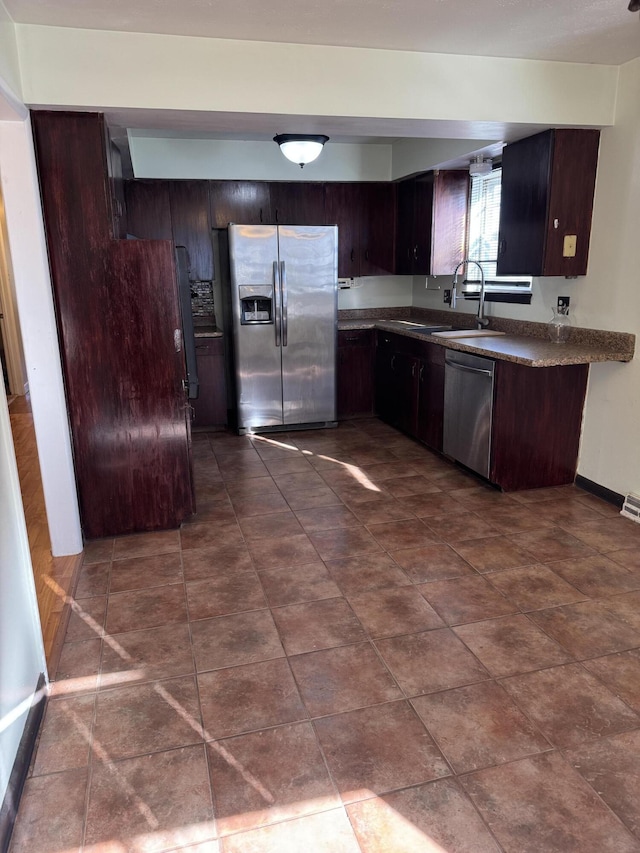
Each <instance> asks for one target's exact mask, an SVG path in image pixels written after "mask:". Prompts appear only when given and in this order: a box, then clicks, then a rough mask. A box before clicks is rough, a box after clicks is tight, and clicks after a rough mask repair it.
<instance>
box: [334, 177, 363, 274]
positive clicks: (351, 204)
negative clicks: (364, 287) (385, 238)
mask: <svg viewBox="0 0 640 853" xmlns="http://www.w3.org/2000/svg"><path fill="white" fill-rule="evenodd" d="M361 200H362V195H361V193H360V189H359V187H358V185H357V184H342V183H328V184H325V218H326V224H327V225H337V226H338V275H339V276H340V277H341V278H351V277H354V276H359V275H360V231H361V225H360V223H361V218H362V205H361Z"/></svg>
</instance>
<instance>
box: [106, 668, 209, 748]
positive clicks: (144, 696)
mask: <svg viewBox="0 0 640 853" xmlns="http://www.w3.org/2000/svg"><path fill="white" fill-rule="evenodd" d="M94 736H95V739H96V741H97V743H98V744H99V745H100V749H101V750H105V752H106V754H107V755H108V757H109V760H116V759H119V758H130V757H132V756H134V755H143V754H146V753H147V752H159V751H161V750H164V749H173V748H175V747H180V746H190V745H191V744H195V743H200V742H201V741H202V739H203V736H202V730H201V721H200V706H199V704H198V691H197V689H196V682H195V678H194V677H193V676H191V677H183V678H172V679H169V680H167V681H156V682H149V683H148V684H140V685H135V686H134V687H120V688H118V689H115V690H104V691H103V692H101V693H99V694H98V699H97V706H96V722H95V730H94Z"/></svg>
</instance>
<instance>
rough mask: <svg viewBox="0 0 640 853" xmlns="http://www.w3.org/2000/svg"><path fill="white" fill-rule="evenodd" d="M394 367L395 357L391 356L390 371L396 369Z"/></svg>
mask: <svg viewBox="0 0 640 853" xmlns="http://www.w3.org/2000/svg"><path fill="white" fill-rule="evenodd" d="M395 365H396V357H395V355H392V356H391V370H395V369H396V367H395Z"/></svg>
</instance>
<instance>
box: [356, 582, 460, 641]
mask: <svg viewBox="0 0 640 853" xmlns="http://www.w3.org/2000/svg"><path fill="white" fill-rule="evenodd" d="M349 603H350V604H351V607H352V608H353V609H354V611H355V613H356V616H357V617H358V619H359V620H360V622H361V623H362V625H363V626H364V628H365V630H366V631H367V632H368V634H369V635H370V636H371V637H395V636H396V635H397V634H415V633H418V632H419V631H429V630H432V629H433V628H442V627H444V622H443V621H442V619H441V618H440V617H439V616H438V614H437V613H436V612H435V610H434V609H433V607H431V605H430V604H428V603H427V602H426V601H425V599H424V598H423V596H422V595H421V594H420V591H419V590H417V589H415V587H412V586H400V587H391V588H388V589H374V590H370V591H369V592H362V593H359V594H356V595H350V596H349Z"/></svg>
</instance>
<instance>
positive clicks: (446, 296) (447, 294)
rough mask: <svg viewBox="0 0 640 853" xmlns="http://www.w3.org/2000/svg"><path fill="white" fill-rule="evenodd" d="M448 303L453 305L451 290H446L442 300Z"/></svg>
mask: <svg viewBox="0 0 640 853" xmlns="http://www.w3.org/2000/svg"><path fill="white" fill-rule="evenodd" d="M442 301H443V302H444V303H445V304H446V305H451V291H450V290H445V292H444V299H443V300H442Z"/></svg>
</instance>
